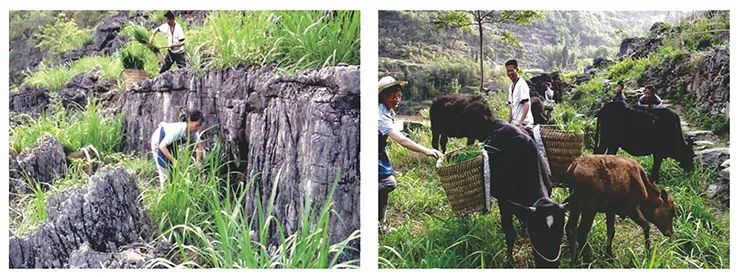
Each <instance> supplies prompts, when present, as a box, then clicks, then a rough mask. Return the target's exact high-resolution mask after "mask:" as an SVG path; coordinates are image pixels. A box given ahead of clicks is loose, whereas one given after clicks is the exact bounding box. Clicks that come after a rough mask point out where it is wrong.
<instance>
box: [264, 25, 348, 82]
mask: <svg viewBox="0 0 741 277" xmlns="http://www.w3.org/2000/svg"><path fill="white" fill-rule="evenodd" d="M279 15H280V20H279V21H278V22H279V28H278V29H277V31H276V36H278V37H280V38H281V39H282V41H281V43H280V45H279V47H278V52H280V55H281V57H280V59H279V63H280V64H281V65H282V67H283V68H284V69H285V70H286V71H288V72H296V71H302V70H306V69H311V68H320V67H326V66H332V65H337V64H339V63H345V64H354V65H357V64H360V13H359V12H357V11H333V12H330V13H327V12H323V11H281V12H279Z"/></svg>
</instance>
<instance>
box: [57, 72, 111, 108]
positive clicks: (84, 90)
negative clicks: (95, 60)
mask: <svg viewBox="0 0 741 277" xmlns="http://www.w3.org/2000/svg"><path fill="white" fill-rule="evenodd" d="M113 87H114V84H113V83H111V82H109V81H106V80H103V79H101V78H100V71H99V70H97V69H93V70H91V71H89V72H85V73H80V74H77V75H76V76H75V77H73V78H72V80H70V81H69V82H67V84H65V85H64V87H63V88H62V90H61V91H60V95H61V98H62V106H64V108H65V109H71V108H75V109H81V110H84V109H85V107H86V106H87V101H88V99H89V98H91V97H93V96H97V95H99V94H102V93H104V92H107V91H110V90H111V89H112V88H113Z"/></svg>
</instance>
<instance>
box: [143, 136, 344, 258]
mask: <svg viewBox="0 0 741 277" xmlns="http://www.w3.org/2000/svg"><path fill="white" fill-rule="evenodd" d="M220 147H221V144H220V143H219V144H217V146H216V148H215V149H213V150H212V151H210V152H209V154H208V155H207V157H206V158H205V159H204V169H203V170H199V169H198V168H197V166H196V165H195V164H194V163H193V162H192V161H191V159H190V150H189V148H190V147H183V148H181V151H179V152H178V153H179V154H180V155H179V156H178V162H177V163H176V165H175V167H174V169H173V172H172V174H171V175H170V176H171V177H170V179H168V182H167V185H166V186H165V187H164V188H159V186H155V187H151V188H148V189H147V190H146V191H145V192H144V194H143V195H144V201H145V203H146V205H147V207H148V210H149V212H150V215H151V216H152V219H153V220H154V221H155V222H156V224H157V226H158V227H159V232H158V233H160V234H161V236H163V237H167V238H169V239H170V240H171V241H175V242H177V246H178V247H177V250H178V252H177V255H176V256H175V257H171V258H170V259H158V260H155V261H152V264H151V266H154V265H163V266H167V267H208V268H211V267H217V268H329V267H332V268H338V267H339V268H342V267H356V266H357V261H348V262H343V263H339V262H338V260H337V259H338V257H339V255H340V254H341V253H342V252H343V251H344V250H345V249H347V248H348V247H349V246H348V244H349V242H350V241H353V240H355V239H357V238H359V235H358V232H357V231H356V232H355V233H353V234H351V235H350V236H349V237H348V238H346V239H345V240H343V241H341V242H338V243H336V244H330V243H329V222H330V218H331V216H332V214H333V212H332V210H331V208H332V202H331V199H332V194H333V192H334V189H335V185H336V184H335V185H332V187H331V188H330V190H329V194H328V195H327V198H326V199H327V200H326V201H325V202H324V203H321V205H312V204H311V202H310V194H308V193H307V194H305V196H304V197H305V198H304V205H303V207H302V212H301V214H300V215H299V222H298V224H297V225H298V229H297V230H296V232H295V233H293V234H291V235H288V234H286V232H285V229H284V227H283V226H282V224H281V223H280V220H279V219H277V218H276V217H275V213H274V209H275V207H274V200H275V197H276V196H277V192H276V189H277V185H278V183H279V182H280V178H279V177H276V179H275V181H274V183H273V185H272V193H271V195H270V198H269V200H268V202H267V206H265V205H264V204H265V203H262V202H261V200H260V199H262V197H260V194H259V192H255V195H254V198H253V199H254V203H253V204H254V205H255V207H257V208H256V209H255V211H254V212H253V213H251V214H247V213H245V210H244V208H245V206H244V203H245V201H247V199H248V198H247V195H248V194H249V193H250V191H251V190H250V186H251V185H252V180H249V181H247V182H237V183H236V185H234V187H232V188H231V189H226V190H221V188H222V186H224V185H225V184H229V183H235V182H232V180H230V178H231V177H230V176H231V174H227V175H226V177H225V178H222V177H221V176H222V175H220V174H219V173H220V172H222V169H224V167H226V166H227V165H226V164H223V163H221V161H222V160H223V157H222V156H221V148H220ZM253 230H256V231H253ZM273 239H277V240H278V243H277V244H271V240H273Z"/></svg>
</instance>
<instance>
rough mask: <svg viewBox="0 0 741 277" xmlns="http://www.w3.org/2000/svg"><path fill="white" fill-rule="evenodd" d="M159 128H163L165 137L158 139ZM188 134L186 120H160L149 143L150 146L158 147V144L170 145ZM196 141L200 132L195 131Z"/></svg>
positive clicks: (199, 136) (199, 137) (198, 139)
mask: <svg viewBox="0 0 741 277" xmlns="http://www.w3.org/2000/svg"><path fill="white" fill-rule="evenodd" d="M161 129H164V130H165V137H164V138H162V141H160V132H161ZM187 135H188V124H187V123H186V122H174V123H166V122H160V124H159V125H158V126H157V129H156V130H154V133H153V134H152V140H151V144H152V147H159V146H160V145H163V144H164V145H171V144H173V143H174V142H176V141H178V140H181V139H184V138H186V136H187ZM195 138H196V141H200V139H201V134H200V132H197V133H196V134H195Z"/></svg>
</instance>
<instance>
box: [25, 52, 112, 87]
mask: <svg viewBox="0 0 741 277" xmlns="http://www.w3.org/2000/svg"><path fill="white" fill-rule="evenodd" d="M93 68H98V69H100V74H101V77H102V78H103V79H105V80H109V81H118V80H119V78H120V77H121V72H122V71H123V65H122V64H121V61H120V60H119V59H118V58H117V57H114V56H87V57H83V58H81V59H79V60H76V61H74V62H72V63H67V64H63V65H56V66H48V65H46V64H44V63H42V64H41V65H40V66H39V69H38V70H37V71H34V72H32V73H31V74H30V75H29V76H28V77H27V78H26V81H25V82H26V83H27V84H29V85H33V86H35V87H40V88H45V89H48V90H50V91H59V90H61V89H62V87H64V85H65V84H67V82H69V81H70V80H72V78H73V77H75V76H76V75H78V74H80V73H84V72H88V71H90V70H91V69H93Z"/></svg>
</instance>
